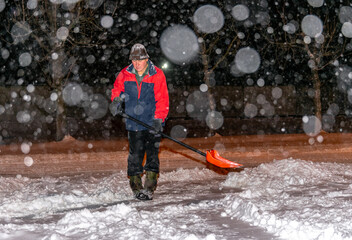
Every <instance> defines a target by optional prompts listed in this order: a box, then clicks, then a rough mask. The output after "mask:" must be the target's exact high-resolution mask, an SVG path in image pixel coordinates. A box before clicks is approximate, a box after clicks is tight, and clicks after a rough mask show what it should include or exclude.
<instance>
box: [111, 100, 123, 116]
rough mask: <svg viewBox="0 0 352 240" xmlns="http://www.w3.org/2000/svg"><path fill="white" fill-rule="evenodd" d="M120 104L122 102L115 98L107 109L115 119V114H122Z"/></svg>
mask: <svg viewBox="0 0 352 240" xmlns="http://www.w3.org/2000/svg"><path fill="white" fill-rule="evenodd" d="M122 102H123V100H122V99H121V98H119V97H115V98H114V100H113V101H112V102H111V103H110V106H109V109H110V112H111V114H112V115H113V116H114V117H115V116H116V115H117V114H121V113H122Z"/></svg>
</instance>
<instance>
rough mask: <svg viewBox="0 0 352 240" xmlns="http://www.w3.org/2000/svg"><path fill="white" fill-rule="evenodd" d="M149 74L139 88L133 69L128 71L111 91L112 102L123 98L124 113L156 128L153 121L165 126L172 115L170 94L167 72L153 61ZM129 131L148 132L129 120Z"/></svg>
mask: <svg viewBox="0 0 352 240" xmlns="http://www.w3.org/2000/svg"><path fill="white" fill-rule="evenodd" d="M148 64H149V72H148V74H147V75H146V76H145V77H144V78H143V80H142V82H141V83H140V84H139V85H138V83H137V79H136V76H135V74H134V73H133V72H132V70H133V65H132V64H130V65H129V66H127V67H125V68H124V69H122V70H121V72H120V73H119V75H118V76H117V78H116V80H115V83H114V88H113V89H112V90H111V101H113V100H114V98H115V97H122V98H123V99H124V101H125V112H126V113H127V114H128V115H130V116H132V117H134V118H137V119H138V120H140V121H142V122H144V123H146V124H148V125H152V124H153V119H157V118H159V119H162V120H163V122H164V121H165V118H166V117H167V115H168V113H169V93H168V90H167V84H166V78H165V75H164V72H163V71H162V70H161V69H160V68H158V67H156V66H155V65H154V64H153V63H152V62H151V61H150V60H149V61H148ZM126 129H127V130H129V131H140V130H145V129H146V128H145V127H143V126H141V125H139V124H137V123H135V122H134V121H132V120H129V119H126Z"/></svg>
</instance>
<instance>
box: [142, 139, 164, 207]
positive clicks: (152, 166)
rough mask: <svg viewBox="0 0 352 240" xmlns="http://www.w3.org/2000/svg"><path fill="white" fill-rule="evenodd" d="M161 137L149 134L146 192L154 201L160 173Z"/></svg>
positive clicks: (145, 167)
mask: <svg viewBox="0 0 352 240" xmlns="http://www.w3.org/2000/svg"><path fill="white" fill-rule="evenodd" d="M160 141H161V137H160V135H159V136H157V137H156V136H155V135H154V134H151V133H149V132H148V137H147V143H146V152H147V161H146V164H145V166H144V169H145V171H146V178H145V183H144V192H145V194H146V195H147V196H148V197H149V198H150V200H151V199H153V193H154V191H155V189H156V186H157V181H158V173H159V165H160V163H159V156H158V154H159V146H160Z"/></svg>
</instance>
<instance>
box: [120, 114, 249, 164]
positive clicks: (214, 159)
mask: <svg viewBox="0 0 352 240" xmlns="http://www.w3.org/2000/svg"><path fill="white" fill-rule="evenodd" d="M121 115H122V116H123V117H124V118H128V119H130V120H132V121H134V122H136V123H138V124H140V125H142V126H143V127H146V128H148V129H149V130H153V131H155V129H154V127H152V126H150V125H148V124H146V123H144V122H142V121H140V120H138V119H136V118H134V117H132V116H130V115H128V114H126V113H124V112H123V113H121ZM155 132H156V131H155ZM158 133H159V134H160V135H161V136H163V137H164V138H167V139H170V140H172V141H174V142H176V143H178V144H180V145H182V146H184V147H186V148H188V149H190V150H192V151H194V152H196V153H199V154H200V155H202V156H204V157H206V160H207V161H208V162H209V163H211V164H214V165H215V166H218V167H220V168H241V167H243V165H242V164H239V163H236V162H232V161H230V160H227V159H226V158H223V157H221V156H220V155H219V153H218V151H216V150H214V149H211V150H208V151H207V152H206V153H204V152H202V151H200V150H199V149H196V148H194V147H191V146H189V145H187V144H185V143H183V142H181V141H179V140H177V139H175V138H172V137H170V136H169V135H166V134H165V133H163V132H161V131H159V132H158Z"/></svg>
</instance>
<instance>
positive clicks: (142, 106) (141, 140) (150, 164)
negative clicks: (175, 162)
mask: <svg viewBox="0 0 352 240" xmlns="http://www.w3.org/2000/svg"><path fill="white" fill-rule="evenodd" d="M129 59H130V60H132V64H130V65H129V66H127V67H125V68H124V69H122V70H121V72H120V73H119V74H118V76H117V78H116V80H115V83H114V88H113V89H112V91H111V100H112V103H111V104H110V111H111V113H112V115H113V116H116V115H117V114H119V113H122V102H124V103H125V112H126V114H128V115H130V116H132V117H134V118H136V119H138V120H140V121H142V122H144V123H146V124H148V125H151V126H153V127H154V128H155V130H156V131H155V132H154V131H150V130H148V129H146V128H145V127H143V126H141V125H139V124H138V123H136V122H134V121H132V120H130V119H126V129H127V131H128V142H129V156H128V159H127V161H128V169H127V175H128V176H129V178H130V186H131V189H132V191H133V193H134V196H135V197H136V198H137V199H139V200H152V199H153V193H154V191H155V189H156V185H157V178H158V174H159V157H158V153H159V145H160V141H161V136H160V134H158V132H159V131H162V129H163V125H164V123H165V119H166V117H167V115H168V112H169V94H168V90H167V84H166V79H165V75H164V73H163V71H162V70H161V69H159V68H158V67H156V66H155V65H154V64H153V63H152V62H151V61H150V60H149V55H148V53H147V50H146V49H145V47H144V46H143V45H142V44H140V43H137V44H135V45H133V46H132V48H131V51H130V56H129ZM145 154H146V155H147V157H146V162H145V165H144V166H143V159H144V155H145ZM144 171H145V175H146V178H145V182H144V187H143V184H142V179H141V176H142V174H143V173H144Z"/></svg>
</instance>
